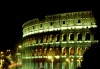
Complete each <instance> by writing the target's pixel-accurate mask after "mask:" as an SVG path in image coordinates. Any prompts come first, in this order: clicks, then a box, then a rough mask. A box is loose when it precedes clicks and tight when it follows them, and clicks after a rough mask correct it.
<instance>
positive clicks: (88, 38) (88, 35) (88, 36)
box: [85, 32, 90, 40]
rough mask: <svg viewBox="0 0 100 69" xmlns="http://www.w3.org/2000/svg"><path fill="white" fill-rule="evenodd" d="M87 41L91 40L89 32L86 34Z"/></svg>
mask: <svg viewBox="0 0 100 69" xmlns="http://www.w3.org/2000/svg"><path fill="white" fill-rule="evenodd" d="M85 40H90V33H89V32H86V33H85Z"/></svg>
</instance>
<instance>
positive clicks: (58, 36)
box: [56, 34, 60, 42]
mask: <svg viewBox="0 0 100 69" xmlns="http://www.w3.org/2000/svg"><path fill="white" fill-rule="evenodd" d="M59 40H60V35H59V34H57V35H56V41H57V42H58V41H59Z"/></svg>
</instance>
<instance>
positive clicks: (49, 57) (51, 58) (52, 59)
mask: <svg viewBox="0 0 100 69" xmlns="http://www.w3.org/2000/svg"><path fill="white" fill-rule="evenodd" d="M48 59H50V60H51V61H52V69H53V61H54V58H53V56H48Z"/></svg>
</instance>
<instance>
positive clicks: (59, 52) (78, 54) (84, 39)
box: [20, 11, 98, 69]
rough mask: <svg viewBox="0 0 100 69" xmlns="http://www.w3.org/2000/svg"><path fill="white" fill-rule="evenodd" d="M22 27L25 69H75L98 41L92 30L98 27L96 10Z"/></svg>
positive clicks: (48, 17)
mask: <svg viewBox="0 0 100 69" xmlns="http://www.w3.org/2000/svg"><path fill="white" fill-rule="evenodd" d="M22 28H23V38H22V50H21V56H20V58H22V67H21V69H30V68H31V69H36V68H37V69H38V68H41V69H42V68H44V69H66V68H67V69H75V68H76V67H78V66H80V63H81V62H82V55H83V54H84V52H85V51H86V50H87V49H88V48H89V47H90V46H91V44H92V43H95V42H98V40H96V39H95V33H92V32H91V30H90V29H91V28H97V25H96V21H95V18H94V15H93V14H92V11H78V12H67V13H61V14H53V15H47V16H45V19H43V20H39V19H38V18H35V19H33V20H29V21H27V22H25V23H24V24H23V25H22ZM49 58H50V59H49Z"/></svg>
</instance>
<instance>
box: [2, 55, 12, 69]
mask: <svg viewBox="0 0 100 69" xmlns="http://www.w3.org/2000/svg"><path fill="white" fill-rule="evenodd" d="M9 55H10V54H9V53H6V55H5V57H4V62H3V64H2V69H9V65H10V64H11V62H10V60H9V58H7V56H9Z"/></svg>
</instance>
